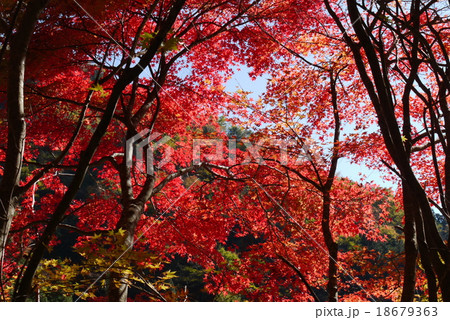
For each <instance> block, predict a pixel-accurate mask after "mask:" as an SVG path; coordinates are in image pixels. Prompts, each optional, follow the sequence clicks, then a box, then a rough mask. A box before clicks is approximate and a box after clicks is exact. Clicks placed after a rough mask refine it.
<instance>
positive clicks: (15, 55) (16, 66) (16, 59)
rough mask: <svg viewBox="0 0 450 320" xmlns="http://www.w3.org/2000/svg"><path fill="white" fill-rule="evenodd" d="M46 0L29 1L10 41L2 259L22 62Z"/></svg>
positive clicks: (17, 169) (16, 152)
mask: <svg viewBox="0 0 450 320" xmlns="http://www.w3.org/2000/svg"><path fill="white" fill-rule="evenodd" d="M48 2H49V1H48V0H34V1H30V2H29V3H28V5H27V9H26V11H25V13H24V15H23V18H22V20H21V22H20V24H19V26H18V28H17V32H16V33H15V34H14V35H13V36H12V41H11V50H10V54H9V70H8V92H7V118H8V144H7V151H6V159H5V167H4V174H3V177H2V180H1V183H0V254H1V257H2V261H3V257H4V254H5V247H6V243H7V239H8V234H9V230H10V227H11V222H12V219H13V216H14V213H15V208H16V205H17V202H18V196H19V195H18V193H17V189H18V187H19V183H20V173H21V170H22V161H23V152H24V147H25V137H26V123H25V105H24V80H25V61H26V57H27V52H28V46H29V43H30V40H31V37H32V34H33V31H34V28H35V26H36V24H37V21H38V18H39V15H40V13H41V12H42V10H43V9H44V8H45V7H46V6H47V3H48ZM1 267H3V266H1Z"/></svg>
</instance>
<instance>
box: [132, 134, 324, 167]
mask: <svg viewBox="0 0 450 320" xmlns="http://www.w3.org/2000/svg"><path fill="white" fill-rule="evenodd" d="M158 139H159V140H158ZM170 140H172V138H170V137H169V136H164V135H163V134H162V133H159V132H152V133H150V130H149V129H145V130H143V131H141V132H139V133H138V134H136V135H135V136H133V137H131V138H130V139H128V140H127V142H126V164H127V166H128V167H131V166H133V165H134V166H136V167H137V168H138V169H139V170H141V171H142V172H144V170H145V172H146V173H147V174H149V175H153V174H154V170H155V168H161V167H162V166H164V165H166V164H167V163H169V162H170V160H171V156H172V148H168V145H166V148H164V150H161V149H162V147H163V146H164V145H165V144H167V143H168V142H169V141H170ZM238 144H239V145H240V149H241V152H242V153H241V156H240V157H239V159H240V160H238V157H237V149H238ZM158 149H160V150H159V152H157V151H158ZM292 149H294V150H296V151H295V152H289V150H292ZM264 150H272V152H271V157H274V159H277V161H278V162H279V163H280V164H281V165H290V164H293V165H299V164H301V163H302V162H304V161H315V162H317V161H319V160H320V157H314V158H315V159H313V156H314V152H313V150H311V149H310V148H309V145H308V144H306V143H303V144H301V145H299V143H298V142H297V141H295V140H279V139H260V140H259V141H256V142H250V141H249V140H244V139H243V140H240V141H237V140H236V139H227V140H226V141H225V140H223V139H193V141H192V159H191V161H192V163H193V164H194V165H200V164H201V163H202V162H204V161H206V162H209V163H214V162H220V163H222V164H224V163H226V164H228V166H235V165H246V164H251V163H257V164H260V165H266V164H267V163H266V160H268V159H266V158H265V157H264V156H263V154H264V152H263V151H264ZM133 155H135V157H134V159H133ZM156 155H157V156H158V163H157V165H156V166H155V156H156ZM269 160H270V159H269Z"/></svg>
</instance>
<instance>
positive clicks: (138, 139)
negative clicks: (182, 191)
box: [125, 129, 172, 175]
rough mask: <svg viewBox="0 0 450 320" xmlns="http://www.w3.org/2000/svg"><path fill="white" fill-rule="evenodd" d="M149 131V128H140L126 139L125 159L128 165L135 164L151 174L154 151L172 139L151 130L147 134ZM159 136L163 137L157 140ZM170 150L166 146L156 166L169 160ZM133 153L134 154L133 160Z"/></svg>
mask: <svg viewBox="0 0 450 320" xmlns="http://www.w3.org/2000/svg"><path fill="white" fill-rule="evenodd" d="M149 132H150V130H149V129H145V130H142V131H141V132H139V133H138V134H136V135H135V136H133V137H131V138H130V139H128V140H127V142H126V150H125V159H126V165H127V166H128V167H131V166H133V164H135V165H136V167H137V168H138V169H140V170H141V171H143V172H144V170H145V172H146V173H147V174H149V175H153V174H154V170H155V169H154V167H155V158H154V157H155V152H156V151H157V150H158V148H160V147H161V146H163V145H165V144H166V143H167V142H169V141H170V140H172V138H170V137H169V136H163V134H162V133H159V132H152V133H151V134H149ZM161 136H163V137H162V138H161V139H159V140H157V139H158V138H160V137H161ZM170 150H171V149H170V148H166V149H165V151H164V153H162V158H161V159H159V161H158V165H157V168H160V167H162V166H164V165H165V164H167V163H169V162H170V158H171V152H170ZM133 154H134V155H135V159H134V161H133ZM144 154H145V156H144Z"/></svg>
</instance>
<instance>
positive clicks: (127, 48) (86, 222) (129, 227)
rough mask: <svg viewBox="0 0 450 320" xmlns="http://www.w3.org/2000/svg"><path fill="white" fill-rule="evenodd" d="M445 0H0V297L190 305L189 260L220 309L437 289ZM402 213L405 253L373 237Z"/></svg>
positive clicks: (443, 243)
mask: <svg viewBox="0 0 450 320" xmlns="http://www.w3.org/2000/svg"><path fill="white" fill-rule="evenodd" d="M408 5H409V6H410V7H408ZM444 9H445V6H443V5H442V6H441V5H440V4H439V3H438V2H435V1H431V2H430V3H429V4H426V5H424V4H422V3H421V2H419V1H415V0H413V1H410V2H407V4H406V3H400V2H397V1H394V2H390V3H388V4H387V3H384V2H380V3H373V2H370V4H368V3H364V2H362V3H356V2H355V1H353V0H348V1H347V7H346V8H341V7H340V6H339V4H338V3H332V2H331V3H330V2H328V1H326V0H325V1H324V2H321V1H309V0H308V1H307V0H305V1H280V2H278V1H269V0H267V1H264V0H253V1H250V0H249V1H207V2H202V1H194V0H192V1H189V0H173V1H158V0H155V1H146V0H132V1H109V0H97V1H79V2H73V1H70V0H67V1H44V0H29V1H22V0H18V1H13V0H11V1H5V2H4V3H2V5H1V11H0V13H1V14H0V18H1V29H0V39H1V41H2V42H1V43H2V46H1V49H0V50H1V51H0V59H1V60H0V61H1V63H0V70H2V71H3V70H7V72H5V73H3V74H5V76H3V74H2V76H1V77H0V90H1V91H0V104H1V106H2V108H1V109H0V112H1V114H2V117H3V120H2V122H1V123H0V126H1V127H0V130H1V131H2V133H3V134H2V135H0V137H1V138H0V146H1V151H0V160H1V163H2V165H1V167H0V170H1V171H0V174H1V175H2V178H1V182H0V200H1V203H2V206H1V207H0V213H1V216H0V218H1V219H0V230H1V233H0V243H1V247H0V249H1V252H2V261H1V277H0V285H1V296H2V300H15V301H25V300H27V299H28V300H30V299H34V298H36V297H40V296H42V295H44V296H45V295H47V296H49V297H50V296H51V295H53V294H57V293H58V292H64V294H63V295H64V296H65V298H64V299H66V298H67V299H69V300H71V299H72V297H73V296H75V297H76V298H75V299H76V300H78V299H86V300H92V301H103V300H110V301H127V300H145V301H147V300H160V301H167V300H173V301H184V300H186V299H187V297H188V294H189V293H187V292H188V291H187V289H183V288H178V287H177V286H176V285H174V283H175V282H174V281H175V280H174V279H176V278H175V277H177V272H175V273H174V272H173V270H171V269H170V268H171V267H170V266H171V263H172V262H174V261H178V260H179V259H180V257H183V258H185V259H186V261H187V263H190V264H193V265H195V266H196V268H198V269H196V270H201V272H202V278H203V279H202V286H203V287H204V289H205V290H206V291H208V292H209V293H210V294H211V295H213V296H215V297H216V299H218V300H220V299H222V300H227V299H228V300H239V299H241V300H252V301H284V300H294V301H311V300H315V301H320V300H328V301H337V300H349V301H359V300H398V299H399V298H400V296H401V299H402V300H404V301H412V300H413V299H418V298H417V297H415V292H416V291H417V290H419V291H421V292H423V295H422V297H420V299H428V300H430V301H436V300H438V299H442V300H445V301H447V300H448V299H449V296H448V295H449V293H448V292H449V291H448V290H449V286H448V276H447V273H448V262H447V260H448V257H447V255H448V249H447V246H448V241H447V239H444V238H443V235H442V232H441V233H440V232H439V230H438V225H437V224H436V223H437V222H439V223H441V220H439V221H438V220H437V219H438V218H437V217H438V216H437V215H436V213H435V212H434V210H439V212H440V213H441V214H442V216H443V217H445V219H446V220H447V223H448V217H449V215H448V212H447V207H448V204H447V202H446V201H447V200H446V199H447V197H448V191H447V190H448V188H446V186H447V180H446V179H448V178H447V177H448V176H449V175H447V174H446V169H447V168H448V159H449V158H448V157H447V144H448V143H447V142H446V132H447V128H446V125H448V121H447V120H448V119H446V114H447V113H448V110H447V109H448V108H447V104H448V101H449V98H448V92H449V88H448V83H449V81H448V72H447V71H446V70H449V68H448V66H449V64H448V54H447V51H446V50H448V39H447V38H446V37H445V35H446V34H447V33H448V31H447V29H448V28H447V27H448V15H447V16H446V15H445V10H444ZM235 66H247V67H249V68H251V72H250V76H251V77H253V78H256V77H258V76H262V75H269V76H270V79H269V81H268V85H267V87H266V90H265V92H264V93H263V94H262V96H261V97H260V99H257V100H253V99H252V98H251V97H250V93H249V92H246V91H244V90H238V91H236V92H234V93H229V92H228V90H227V88H226V83H227V81H228V80H229V79H230V77H231V76H232V75H233V73H234V69H233V68H234V67H235ZM368 68H369V69H368ZM446 72H447V73H446ZM3 106H4V107H3ZM376 124H378V125H379V127H380V129H379V130H378V129H376V128H375V127H376ZM399 128H400V129H399ZM146 139H147V140H146ZM382 139H383V140H382ZM130 141H131V142H138V145H137V150H133V149H135V148H134V147H133V146H132V145H131V144H130ZM161 141H164V143H163V142H161ZM199 142H200V144H199ZM383 142H384V143H383ZM163 144H164V145H163ZM130 146H131V147H130ZM140 146H141V147H142V149H139V148H140ZM220 151H222V152H220ZM139 152H140V153H141V154H140V155H139ZM146 153H148V154H152V155H153V156H151V157H143V155H144V154H146ZM213 155H215V156H213ZM196 157H197V158H196ZM342 157H347V158H351V159H352V160H353V161H355V162H358V163H365V164H366V165H368V166H371V167H373V168H376V169H378V170H380V171H383V170H384V171H383V174H385V175H386V177H389V179H392V180H395V179H396V178H397V181H398V182H400V184H401V188H400V189H399V191H398V192H397V193H396V194H395V195H393V194H392V192H390V191H388V190H385V189H382V188H379V187H377V186H376V185H375V184H373V183H370V182H365V183H357V182H355V181H351V180H349V179H347V178H343V177H341V176H340V175H339V173H338V172H339V159H340V158H342ZM380 158H381V162H382V163H383V165H384V168H382V169H380ZM430 164H431V165H430ZM397 176H398V177H399V178H398V177H397ZM400 204H401V205H400ZM396 206H398V208H397V209H395V210H394V209H393V208H394V207H396ZM402 210H403V211H402ZM402 212H404V215H405V219H404V226H403V227H399V229H401V230H402V232H403V233H404V239H405V241H404V242H405V256H403V254H402V252H401V251H398V248H395V250H388V249H386V251H385V252H377V251H376V250H374V246H375V245H380V246H383V244H386V245H387V243H389V241H394V239H397V238H399V237H400V235H399V234H398V233H396V232H395V231H394V227H393V226H392V224H390V222H389V221H390V220H391V219H393V218H392V217H398V215H400V214H401V213H402ZM397 223H401V221H397ZM446 228H448V226H446ZM447 234H448V232H447ZM61 248H65V249H61ZM418 256H420V263H419V262H418V260H417V257H418ZM312 262H313V263H312ZM394 270H395V271H394ZM397 270H401V271H402V273H401V274H399V273H397ZM401 283H403V288H402V290H401V292H400V290H399V288H400V286H401ZM129 288H132V289H130V292H129ZM438 289H439V290H438ZM136 291H138V292H139V293H140V294H136Z"/></svg>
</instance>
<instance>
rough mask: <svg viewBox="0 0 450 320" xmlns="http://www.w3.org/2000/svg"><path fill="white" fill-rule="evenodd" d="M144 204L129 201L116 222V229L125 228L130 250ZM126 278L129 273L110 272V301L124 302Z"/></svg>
mask: <svg viewBox="0 0 450 320" xmlns="http://www.w3.org/2000/svg"><path fill="white" fill-rule="evenodd" d="M143 209H144V204H143V203H140V204H136V203H135V202H132V203H130V204H129V205H128V206H127V208H125V209H124V211H123V212H122V216H121V218H120V220H119V222H118V223H117V226H116V231H117V230H119V229H123V230H125V234H126V236H125V239H124V244H125V246H126V248H127V249H129V250H131V249H132V247H133V244H134V235H135V233H136V227H137V224H138V222H139V219H140V217H141V215H142V212H143ZM128 278H129V275H128V274H126V273H124V274H123V273H120V272H110V280H111V281H110V287H109V292H108V300H109V301H112V302H114V301H115V302H126V301H127V298H128Z"/></svg>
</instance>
